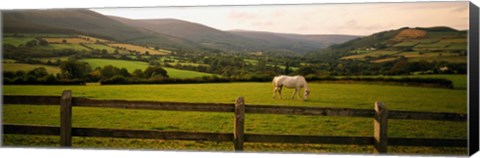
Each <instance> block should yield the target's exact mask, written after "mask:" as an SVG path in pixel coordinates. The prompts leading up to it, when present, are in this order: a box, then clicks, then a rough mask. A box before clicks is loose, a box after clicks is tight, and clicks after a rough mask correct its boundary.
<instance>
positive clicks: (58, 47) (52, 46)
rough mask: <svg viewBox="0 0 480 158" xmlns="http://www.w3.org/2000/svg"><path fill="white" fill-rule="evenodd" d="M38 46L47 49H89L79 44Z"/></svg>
mask: <svg viewBox="0 0 480 158" xmlns="http://www.w3.org/2000/svg"><path fill="white" fill-rule="evenodd" d="M39 48H41V49H47V50H61V49H74V50H79V51H90V49H88V48H86V47H84V46H82V45H80V44H48V45H47V46H39Z"/></svg>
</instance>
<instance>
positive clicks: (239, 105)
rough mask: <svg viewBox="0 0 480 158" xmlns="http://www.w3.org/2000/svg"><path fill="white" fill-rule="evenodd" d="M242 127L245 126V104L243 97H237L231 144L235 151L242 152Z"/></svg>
mask: <svg viewBox="0 0 480 158" xmlns="http://www.w3.org/2000/svg"><path fill="white" fill-rule="evenodd" d="M244 125H245V102H244V100H243V97H238V98H237V101H236V102H235V123H234V127H233V128H234V131H233V143H234V146H235V151H243V141H244V140H245V137H244V133H243V132H244V130H243V129H244Z"/></svg>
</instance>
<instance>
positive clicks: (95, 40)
mask: <svg viewBox="0 0 480 158" xmlns="http://www.w3.org/2000/svg"><path fill="white" fill-rule="evenodd" d="M78 37H81V38H86V39H88V40H89V41H92V42H97V41H98V42H102V43H109V42H111V41H108V40H105V39H101V38H95V37H90V36H84V35H78Z"/></svg>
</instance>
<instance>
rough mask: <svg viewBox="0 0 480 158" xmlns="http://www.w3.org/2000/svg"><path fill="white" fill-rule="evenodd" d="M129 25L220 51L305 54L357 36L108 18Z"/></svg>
mask: <svg viewBox="0 0 480 158" xmlns="http://www.w3.org/2000/svg"><path fill="white" fill-rule="evenodd" d="M111 18H112V19H115V20H117V21H120V22H122V23H125V24H127V25H129V26H133V27H139V28H144V29H148V30H151V31H154V32H157V33H161V34H167V35H170V36H176V37H179V38H184V39H188V40H191V41H194V42H196V43H198V44H201V45H202V46H205V47H210V48H214V49H221V50H224V51H227V52H228V51H289V52H292V53H293V52H295V53H300V54H303V53H305V52H307V51H310V50H314V49H318V48H325V47H327V46H329V45H331V44H336V43H342V42H345V41H348V40H350V39H353V38H356V37H357V36H348V35H297V34H280V33H270V32H257V31H221V30H218V29H215V28H211V27H208V26H205V25H202V24H198V23H192V22H188V21H183V20H177V19H148V20H133V19H126V18H121V17H111Z"/></svg>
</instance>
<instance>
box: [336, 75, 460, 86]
mask: <svg viewBox="0 0 480 158" xmlns="http://www.w3.org/2000/svg"><path fill="white" fill-rule="evenodd" d="M339 77H345V76H339ZM349 77H360V78H363V77H364V78H368V77H372V78H375V77H383V78H405V77H408V78H443V79H447V80H450V81H452V82H453V88H455V89H467V75H452V74H428V75H398V76H349Z"/></svg>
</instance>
